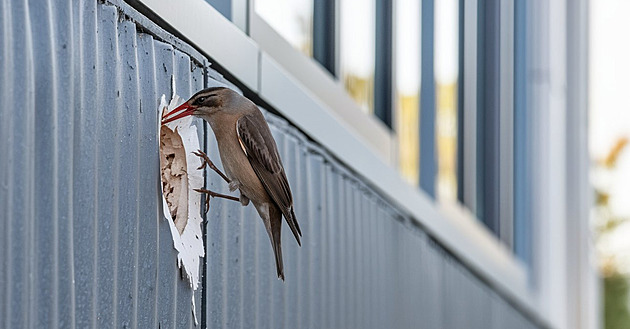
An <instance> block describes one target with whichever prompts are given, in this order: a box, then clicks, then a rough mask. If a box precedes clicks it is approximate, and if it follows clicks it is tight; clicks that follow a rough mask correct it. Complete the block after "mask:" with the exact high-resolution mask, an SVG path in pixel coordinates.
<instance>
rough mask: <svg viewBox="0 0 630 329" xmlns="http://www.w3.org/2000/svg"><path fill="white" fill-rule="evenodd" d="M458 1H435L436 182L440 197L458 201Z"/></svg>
mask: <svg viewBox="0 0 630 329" xmlns="http://www.w3.org/2000/svg"><path fill="white" fill-rule="evenodd" d="M459 17H460V16H459V0H440V1H436V2H435V89H436V90H435V92H436V129H435V130H436V135H437V136H436V143H437V162H438V170H437V182H436V192H437V197H438V199H440V200H447V201H451V202H456V201H457V138H458V136H457V135H458V134H457V127H458V126H457V125H458V101H459V100H458V91H459V83H458V82H459V71H460V67H459V64H460V63H459V54H460V52H459V26H460V24H459V22H460V20H459Z"/></svg>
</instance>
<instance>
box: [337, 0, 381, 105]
mask: <svg viewBox="0 0 630 329" xmlns="http://www.w3.org/2000/svg"><path fill="white" fill-rule="evenodd" d="M374 8H375V2H374V0H340V10H341V12H340V23H341V27H340V34H341V35H340V38H341V40H340V48H341V49H340V55H341V60H340V76H341V81H343V84H344V86H345V87H346V90H347V91H348V93H349V94H350V96H352V98H354V100H355V101H356V102H357V103H358V104H359V106H360V107H361V109H362V110H363V111H365V112H368V113H372V112H373V111H374V56H375V50H374V42H375V40H374V38H375V36H374V35H375V21H374Z"/></svg>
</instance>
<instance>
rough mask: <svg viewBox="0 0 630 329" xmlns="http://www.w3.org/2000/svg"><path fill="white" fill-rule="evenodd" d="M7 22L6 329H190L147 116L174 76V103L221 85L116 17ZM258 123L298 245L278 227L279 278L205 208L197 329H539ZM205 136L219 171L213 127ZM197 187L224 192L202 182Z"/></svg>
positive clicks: (348, 172) (98, 6)
mask: <svg viewBox="0 0 630 329" xmlns="http://www.w3.org/2000/svg"><path fill="white" fill-rule="evenodd" d="M0 17H2V20H1V21H2V22H1V23H0V24H2V32H1V33H0V45H2V56H0V68H1V69H2V72H3V73H2V75H1V77H2V78H1V79H2V80H0V102H2V106H1V108H0V141H2V142H1V143H0V154H2V156H1V157H0V191H1V194H0V213H2V214H3V216H0V227H3V229H2V230H0V236H1V240H0V242H1V243H2V245H1V251H0V263H1V264H3V266H2V268H1V269H0V296H2V302H0V326H1V327H4V328H40V327H50V326H52V327H61V328H71V327H78V328H86V327H117V328H120V327H125V328H127V327H137V328H185V327H189V328H192V327H194V326H195V325H194V319H193V313H192V312H191V307H192V305H191V298H192V297H193V296H192V294H193V293H192V291H191V290H190V288H189V287H188V284H187V283H186V282H185V281H184V280H182V278H181V274H180V272H179V270H178V268H177V265H176V253H175V250H174V249H173V246H172V240H171V236H170V232H169V228H168V225H167V223H165V222H164V218H163V216H162V215H161V214H162V212H161V203H160V202H159V200H160V196H159V171H158V145H157V131H156V129H157V126H158V125H157V113H156V107H157V104H158V100H159V96H160V95H162V94H166V96H167V97H169V96H170V95H171V94H172V92H173V91H172V90H171V88H172V84H171V79H172V77H174V79H175V82H176V86H177V90H176V92H177V94H179V95H180V96H182V97H188V96H190V95H191V94H192V93H193V92H195V91H196V90H198V89H201V88H202V87H203V86H212V85H216V84H226V83H227V81H226V80H225V79H223V78H222V77H221V76H220V75H219V74H218V73H217V72H216V71H213V70H212V69H211V68H210V64H211V62H210V61H209V60H208V59H207V58H205V57H204V56H202V55H201V54H200V53H198V52H197V51H196V50H194V49H193V48H192V47H191V46H189V45H187V44H186V43H184V42H182V41H180V40H178V39H176V38H175V37H173V36H171V35H170V34H168V33H167V32H165V31H164V30H162V29H160V28H159V27H158V26H157V25H155V24H154V23H152V22H151V21H150V20H149V19H147V18H146V17H144V16H142V15H141V14H139V13H138V12H136V11H135V10H133V9H131V8H130V7H128V6H127V5H126V4H124V3H121V2H116V3H115V4H112V3H100V2H97V1H90V0H86V1H81V2H78V1H56V2H50V3H38V4H33V3H31V4H29V3H27V2H26V1H3V2H2V5H1V6H0ZM209 33H211V32H209ZM219 64H220V63H219ZM269 110H273V109H269ZM265 113H266V116H267V118H268V121H269V122H270V125H271V128H272V132H273V133H274V136H275V138H276V140H277V142H278V146H279V149H280V153H281V156H282V158H283V161H284V164H285V167H286V171H287V175H288V177H289V181H290V184H291V186H292V189H293V191H294V194H295V204H296V213H297V216H298V218H299V220H300V223H301V225H302V229H303V233H304V239H303V246H302V247H301V248H300V247H298V246H297V245H296V244H295V242H294V241H292V237H291V236H290V234H287V232H288V230H286V228H285V234H284V238H283V239H284V241H283V246H284V248H283V249H284V259H285V274H286V278H287V279H286V282H281V281H279V280H277V279H276V277H275V269H274V264H273V257H272V251H271V247H270V245H269V242H268V238H267V236H266V233H265V232H264V229H263V226H262V225H261V224H262V223H261V221H260V219H259V218H258V216H257V215H256V213H255V210H254V208H253V207H252V206H251V205H250V206H248V207H245V208H243V207H241V206H240V205H238V204H234V203H229V201H224V200H212V202H211V210H210V212H209V213H208V216H207V226H206V236H205V245H206V251H207V252H206V257H205V259H204V262H203V265H202V266H203V267H204V268H203V271H204V272H203V273H204V274H203V283H202V286H201V290H200V291H197V292H196V293H195V295H194V300H195V313H196V316H197V318H198V320H199V322H200V325H202V327H203V326H206V327H211V328H216V327H229V328H233V327H243V328H252V327H256V328H279V327H284V328H297V327H310V328H417V327H422V328H497V329H498V328H537V327H541V326H540V325H538V324H537V323H536V322H535V320H533V319H534V316H533V315H532V314H529V313H526V312H522V309H521V308H520V307H518V306H515V304H514V303H513V302H511V301H508V300H507V299H506V298H505V296H503V294H502V293H501V292H500V291H498V290H495V287H494V285H492V284H489V283H488V282H487V281H485V280H483V279H481V278H480V277H479V276H477V274H476V273H475V272H474V271H472V270H471V269H469V268H467V266H466V265H465V264H464V263H462V262H460V260H459V259H458V258H457V257H455V256H453V254H452V253H451V252H449V251H448V250H447V249H446V248H445V247H444V246H442V244H441V243H440V242H439V241H438V240H436V239H435V238H434V237H433V236H431V235H430V234H429V233H427V232H425V231H424V230H423V228H422V227H420V226H418V225H417V224H415V223H416V222H415V221H412V220H411V219H410V217H409V216H408V215H407V214H405V212H404V210H402V209H399V208H398V207H397V206H395V205H394V204H392V203H390V202H388V201H387V199H386V198H384V197H383V196H382V195H381V194H380V192H378V191H377V190H376V189H375V188H374V187H372V186H370V185H369V184H368V183H366V182H365V181H364V180H363V179H362V178H361V177H360V176H359V175H357V174H355V173H354V172H353V170H352V168H348V167H347V166H345V165H344V164H342V163H341V162H339V161H338V160H337V159H336V158H335V157H334V156H332V155H331V154H330V153H329V152H328V151H327V150H326V149H325V148H323V147H321V145H318V144H317V143H315V142H313V141H312V140H311V139H309V138H307V137H306V136H305V135H304V134H303V133H302V132H301V131H300V130H299V129H297V128H296V127H294V126H293V125H292V124H290V123H289V122H288V121H287V120H285V119H283V118H282V117H280V116H278V115H274V114H271V113H269V112H265ZM203 138H204V140H205V146H204V147H205V150H206V151H208V153H209V154H210V155H211V156H212V157H214V158H215V160H218V159H217V155H218V154H217V149H216V144H215V142H214V137H213V136H212V133H211V131H210V129H209V128H208V127H207V126H206V127H205V128H204V129H203ZM217 162H218V161H217ZM207 185H208V186H210V187H211V189H213V190H218V191H219V192H226V191H227V187H226V186H225V184H223V182H222V181H220V179H219V178H218V177H216V176H215V175H213V174H212V173H209V174H208V180H207Z"/></svg>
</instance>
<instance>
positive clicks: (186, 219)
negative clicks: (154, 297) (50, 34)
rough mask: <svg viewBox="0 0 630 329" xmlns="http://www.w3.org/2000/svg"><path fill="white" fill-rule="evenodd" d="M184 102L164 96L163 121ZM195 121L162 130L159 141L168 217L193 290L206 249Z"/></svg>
mask: <svg viewBox="0 0 630 329" xmlns="http://www.w3.org/2000/svg"><path fill="white" fill-rule="evenodd" d="M182 102H183V100H182V99H181V98H179V96H177V95H175V96H173V99H171V101H170V102H169V103H167V102H166V97H165V96H164V95H162V98H161V100H160V105H159V109H158V113H159V117H160V118H161V117H162V115H163V113H167V112H169V111H171V110H173V109H174V108H176V107H177V106H178V105H179V104H181V103H182ZM192 120H193V118H192V117H187V118H183V119H181V120H177V121H175V122H171V123H168V124H166V125H163V126H160V130H159V131H160V138H159V140H160V172H161V182H162V185H161V186H162V205H163V212H164V217H165V218H166V219H167V222H168V224H169V226H170V229H171V235H172V237H173V247H174V248H175V249H176V250H177V261H178V265H179V267H180V268H182V267H183V270H184V271H183V272H184V273H186V277H187V279H188V281H189V283H190V286H191V288H193V290H196V289H197V286H198V284H199V264H200V258H201V257H204V246H203V240H202V232H201V224H202V221H203V218H202V217H201V212H200V209H201V195H200V194H199V193H196V192H194V191H193V189H196V188H202V187H203V171H202V170H197V166H198V164H199V158H198V157H197V156H195V155H194V154H193V153H192V152H193V151H196V150H198V149H200V147H199V136H198V133H197V127H196V126H194V125H193V124H192ZM158 122H160V120H158ZM158 124H159V123H158Z"/></svg>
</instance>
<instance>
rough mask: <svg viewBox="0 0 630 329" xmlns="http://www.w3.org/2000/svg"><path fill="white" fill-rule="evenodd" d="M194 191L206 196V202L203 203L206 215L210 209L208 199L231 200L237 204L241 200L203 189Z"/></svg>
mask: <svg viewBox="0 0 630 329" xmlns="http://www.w3.org/2000/svg"><path fill="white" fill-rule="evenodd" d="M195 191H196V192H199V193H204V194H205V195H206V202H205V212H206V213H207V212H208V210H209V209H210V198H209V197H213V198H224V199H228V200H232V201H238V202H240V201H241V199H239V198H237V197H235V196H231V195H227V194H221V193H217V192H212V191H210V190H206V189H205V188H196V189H195Z"/></svg>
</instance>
